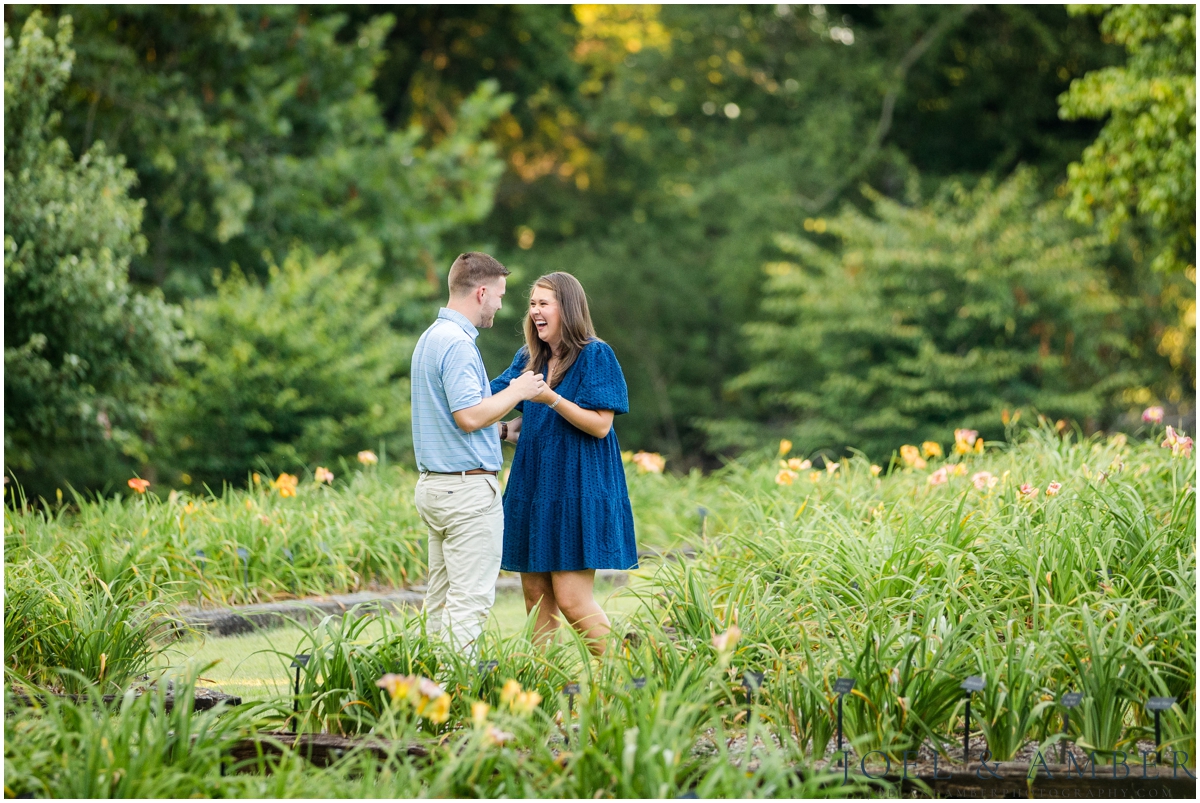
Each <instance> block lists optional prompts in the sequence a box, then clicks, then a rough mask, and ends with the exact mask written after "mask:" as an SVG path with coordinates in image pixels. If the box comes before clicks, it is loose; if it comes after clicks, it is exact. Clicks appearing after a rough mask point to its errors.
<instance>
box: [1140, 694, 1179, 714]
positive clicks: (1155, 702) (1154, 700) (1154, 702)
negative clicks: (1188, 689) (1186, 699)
mask: <svg viewBox="0 0 1200 803" xmlns="http://www.w3.org/2000/svg"><path fill="white" fill-rule="evenodd" d="M1173 705H1175V698H1174V697H1151V698H1150V702H1148V703H1146V710H1147V711H1168V710H1170V708H1171V706H1173Z"/></svg>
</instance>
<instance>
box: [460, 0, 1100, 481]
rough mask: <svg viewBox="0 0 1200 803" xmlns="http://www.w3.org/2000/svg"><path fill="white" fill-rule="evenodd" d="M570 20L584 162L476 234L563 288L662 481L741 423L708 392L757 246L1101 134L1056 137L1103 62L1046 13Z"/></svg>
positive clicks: (768, 253)
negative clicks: (598, 341) (868, 191)
mask: <svg viewBox="0 0 1200 803" xmlns="http://www.w3.org/2000/svg"><path fill="white" fill-rule="evenodd" d="M576 16H577V22H578V33H577V42H576V45H575V56H576V59H577V60H578V61H579V62H580V63H581V64H582V65H583V67H585V68H586V71H585V74H584V80H583V82H582V83H581V84H580V87H579V94H580V95H581V96H582V108H583V110H584V111H583V122H584V127H583V132H582V133H581V134H580V136H581V137H582V141H583V143H584V145H585V146H586V147H587V148H588V149H589V150H590V152H591V153H592V154H593V155H594V158H593V159H592V160H591V161H588V162H586V163H584V166H583V167H581V168H580V170H578V171H576V172H573V173H568V174H567V175H562V174H559V173H557V172H555V173H553V174H550V175H544V176H541V177H536V178H535V177H533V176H530V179H531V180H530V182H529V184H528V188H527V189H525V190H524V191H523V192H517V191H516V190H512V191H511V192H510V194H508V195H502V196H501V197H500V198H499V199H498V202H497V209H496V211H495V213H494V214H493V215H492V216H491V217H490V218H489V219H488V221H487V223H486V225H481V226H479V227H478V229H477V230H478V231H479V232H480V235H481V237H487V238H490V239H491V240H492V241H493V242H496V243H497V245H498V248H499V253H500V255H501V256H502V258H504V259H505V261H506V263H507V264H511V265H513V266H516V267H519V268H521V269H522V271H523V273H522V275H523V276H527V277H531V276H532V275H536V274H537V273H542V272H546V271H549V270H557V269H567V270H571V271H572V272H574V273H575V274H576V275H577V276H578V277H579V278H580V280H581V281H582V282H583V283H584V286H585V287H586V288H587V289H588V290H589V292H590V293H591V295H592V304H593V311H594V315H595V318H596V323H597V326H598V327H599V329H600V332H601V334H602V336H603V337H605V338H606V339H608V340H610V342H612V344H613V346H614V348H615V349H616V350H617V353H618V355H619V356H620V358H621V359H622V363H623V366H624V367H625V370H626V373H627V375H628V378H629V383H630V394H631V410H632V411H631V414H630V415H629V416H623V417H622V419H621V421H620V427H621V433H622V437H623V438H625V439H627V440H629V442H631V443H636V444H638V445H640V446H646V447H650V448H658V449H662V450H663V451H666V452H668V453H670V454H671V455H672V457H674V458H676V459H675V460H673V465H677V466H678V465H681V463H680V460H681V459H682V458H683V456H684V455H691V456H695V455H699V454H701V453H702V451H703V450H704V449H705V448H706V446H707V445H708V444H707V441H706V437H707V436H706V434H705V430H704V429H703V428H701V427H698V426H697V421H699V420H711V419H717V418H722V417H725V416H743V417H744V416H749V415H750V412H749V411H747V410H743V409H741V408H740V402H739V401H738V397H736V396H733V395H730V394H729V393H728V392H727V390H726V388H725V382H726V380H727V379H728V378H729V377H730V376H732V375H736V374H738V373H741V372H742V371H743V370H745V367H746V365H747V364H748V362H749V361H751V360H752V359H753V355H752V354H750V353H748V352H747V351H746V350H745V348H744V346H743V338H742V334H741V332H742V325H743V324H744V323H746V322H747V321H751V320H753V319H755V317H756V316H757V315H758V310H759V301H760V294H761V288H762V274H761V265H762V264H763V262H764V261H767V260H768V259H771V258H772V254H773V253H774V246H773V245H772V239H771V238H772V235H773V233H774V232H777V231H781V230H782V231H786V230H793V229H795V228H796V227H798V226H799V225H800V223H801V222H802V221H803V220H805V219H806V218H814V219H815V218H816V217H818V216H819V215H820V214H822V211H823V210H827V209H829V208H833V207H834V206H835V205H837V204H839V203H842V202H846V201H849V202H851V203H855V204H857V205H859V206H867V205H868V204H867V203H866V202H865V201H864V199H863V198H861V197H860V196H859V193H858V191H857V187H858V185H859V183H860V182H862V181H867V182H868V183H870V184H871V185H872V186H875V187H877V188H879V189H880V191H882V192H884V193H885V194H887V195H888V196H890V197H896V198H909V199H915V198H917V197H919V196H920V194H921V192H920V190H921V187H922V186H923V185H925V184H928V185H929V186H930V187H931V188H933V187H936V186H937V184H938V183H939V182H941V181H943V180H944V179H945V178H946V176H948V175H955V174H962V173H966V174H969V175H978V174H979V173H980V172H984V171H998V172H1001V173H1003V172H1007V171H1009V170H1011V169H1012V167H1013V166H1014V164H1015V163H1016V161H1017V160H1022V161H1027V162H1030V163H1034V164H1038V165H1042V166H1044V169H1045V170H1046V172H1047V173H1048V174H1053V173H1054V172H1056V171H1059V170H1062V169H1064V168H1065V165H1066V163H1067V162H1068V161H1069V160H1070V159H1071V158H1075V157H1076V156H1077V155H1078V153H1079V152H1080V150H1081V149H1082V148H1083V147H1084V145H1085V144H1086V143H1087V142H1088V141H1090V139H1092V138H1093V137H1094V136H1095V132H1096V131H1097V130H1098V128H1099V126H1098V125H1097V124H1096V123H1094V122H1092V121H1082V122H1074V121H1063V120H1060V119H1059V118H1058V115H1057V106H1056V103H1055V98H1056V96H1057V94H1058V93H1059V92H1061V91H1062V90H1063V89H1065V88H1066V87H1067V86H1068V84H1069V81H1070V79H1071V77H1072V76H1078V75H1080V74H1082V73H1083V72H1084V71H1085V70H1087V69H1091V68H1093V67H1097V66H1102V65H1104V64H1106V63H1108V60H1109V59H1110V58H1111V56H1112V55H1113V54H1111V53H1109V52H1107V49H1106V48H1105V46H1104V45H1103V44H1102V43H1101V41H1100V36H1099V33H1098V31H1097V30H1096V26H1095V24H1094V22H1092V21H1091V20H1089V19H1087V18H1080V19H1072V18H1069V17H1068V16H1067V14H1066V12H1065V10H1064V9H1062V8H1034V9H1024V8H992V7H974V8H970V7H928V6H924V7H912V6H890V7H861V6H855V7H837V6H790V7H788V6H705V7H702V8H701V7H689V6H664V7H662V8H661V9H659V8H657V7H655V6H615V7H586V8H585V7H579V8H577V9H576ZM1112 50H1116V49H1115V48H1112ZM1116 55H1118V56H1119V51H1118V52H1117V54H1116ZM572 133H579V132H572ZM914 164H915V165H916V166H917V167H919V168H920V169H921V171H923V172H918V171H917V170H914ZM580 179H586V180H584V181H580ZM506 186H509V185H507V184H506ZM499 323H500V322H498V324H499ZM499 334H501V335H502V337H499V338H496V337H494V338H491V339H489V340H488V341H487V342H483V343H481V348H482V349H483V350H484V354H485V357H487V358H488V359H489V364H497V365H498V364H502V360H504V359H505V356H506V355H504V354H502V353H501V352H502V351H504V350H506V349H512V348H515V346H516V343H517V339H518V338H517V336H516V332H515V327H510V326H507V325H505V326H502V327H501V328H500V331H499ZM505 335H507V338H505V337H504V336H505ZM505 339H507V342H504V341H505ZM511 353H512V352H511V350H508V355H511Z"/></svg>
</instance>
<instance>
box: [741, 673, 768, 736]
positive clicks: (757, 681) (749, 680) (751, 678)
mask: <svg viewBox="0 0 1200 803" xmlns="http://www.w3.org/2000/svg"><path fill="white" fill-rule="evenodd" d="M762 684H763V673H762V672H751V671H750V670H746V671H745V672H743V673H742V688H744V689H745V690H746V727H747V728H748V727H750V716H751V715H752V713H753V709H754V694H755V693H756V692H757V691H758V690H759V688H761V687H762Z"/></svg>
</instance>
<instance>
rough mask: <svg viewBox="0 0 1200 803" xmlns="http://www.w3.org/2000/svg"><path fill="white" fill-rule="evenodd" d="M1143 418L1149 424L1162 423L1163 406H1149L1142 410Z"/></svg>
mask: <svg viewBox="0 0 1200 803" xmlns="http://www.w3.org/2000/svg"><path fill="white" fill-rule="evenodd" d="M1142 420H1143V421H1145V422H1146V423H1147V424H1161V423H1162V422H1163V408H1161V407H1147V408H1146V409H1145V410H1142Z"/></svg>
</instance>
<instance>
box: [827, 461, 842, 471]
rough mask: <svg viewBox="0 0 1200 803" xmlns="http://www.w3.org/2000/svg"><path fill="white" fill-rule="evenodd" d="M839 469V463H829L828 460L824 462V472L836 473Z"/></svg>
mask: <svg viewBox="0 0 1200 803" xmlns="http://www.w3.org/2000/svg"><path fill="white" fill-rule="evenodd" d="M841 467H842V464H841V463H830V462H829V461H828V460H827V461H825V470H826V471H828V472H829V473H830V474H832V473H833V472H835V471H837V470H838V469H839V468H841Z"/></svg>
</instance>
